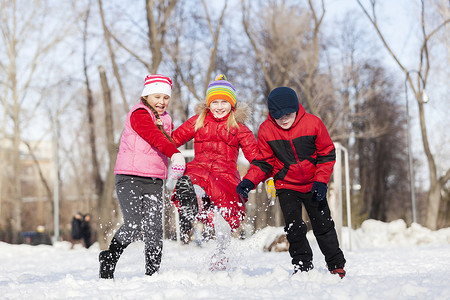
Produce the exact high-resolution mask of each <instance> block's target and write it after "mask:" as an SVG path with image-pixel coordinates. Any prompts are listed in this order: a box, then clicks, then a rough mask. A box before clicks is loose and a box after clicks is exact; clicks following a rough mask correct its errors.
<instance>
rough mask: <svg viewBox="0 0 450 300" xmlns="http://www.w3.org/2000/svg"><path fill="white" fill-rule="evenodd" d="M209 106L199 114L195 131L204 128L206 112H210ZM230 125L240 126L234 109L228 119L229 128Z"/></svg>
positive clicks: (228, 127)
mask: <svg viewBox="0 0 450 300" xmlns="http://www.w3.org/2000/svg"><path fill="white" fill-rule="evenodd" d="M208 110H209V108H205V109H204V110H203V111H202V112H201V113H200V114H199V116H198V118H197V121H196V122H195V127H194V129H195V131H197V130H198V129H200V128H202V127H203V126H204V125H205V118H206V114H207V113H208ZM230 127H234V128H239V125H238V123H237V122H236V118H235V116H234V109H232V110H231V111H230V114H229V115H228V119H227V129H228V130H230Z"/></svg>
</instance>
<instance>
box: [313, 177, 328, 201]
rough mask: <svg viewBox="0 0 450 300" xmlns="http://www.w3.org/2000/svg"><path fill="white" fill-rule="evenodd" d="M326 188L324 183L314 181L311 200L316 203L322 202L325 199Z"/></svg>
mask: <svg viewBox="0 0 450 300" xmlns="http://www.w3.org/2000/svg"><path fill="white" fill-rule="evenodd" d="M327 190H328V187H327V185H326V184H325V183H323V182H319V181H314V183H313V186H312V188H311V193H313V199H314V198H315V199H317V201H322V200H323V199H325V197H326V195H327Z"/></svg>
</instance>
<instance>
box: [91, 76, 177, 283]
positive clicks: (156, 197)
mask: <svg viewBox="0 0 450 300" xmlns="http://www.w3.org/2000/svg"><path fill="white" fill-rule="evenodd" d="M171 91H172V80H171V79H170V78H169V77H167V76H163V75H148V76H147V77H146V78H145V85H144V90H143V91H142V95H141V99H140V100H139V102H138V103H137V104H136V105H134V106H133V108H132V109H131V110H130V112H129V113H128V114H127V118H126V120H125V126H124V130H123V133H122V137H121V139H120V146H119V152H118V154H117V160H116V165H115V168H114V174H115V175H116V193H117V199H118V200H119V206H120V209H121V211H122V214H123V220H124V223H123V225H122V226H121V227H120V228H119V230H118V231H117V232H116V233H115V235H114V237H113V239H112V240H111V243H110V245H109V248H108V250H104V251H101V252H100V256H99V260H100V278H105V279H112V278H113V277H114V270H115V268H116V264H117V261H118V260H119V257H120V255H121V254H122V252H123V251H124V249H125V248H126V247H127V246H128V245H129V244H130V243H131V242H134V241H136V240H139V239H142V240H143V241H144V244H145V249H144V254H145V274H146V275H152V274H154V273H155V272H157V271H158V270H159V266H160V264H161V256H162V248H163V226H162V212H163V193H162V185H163V179H166V178H167V176H168V175H169V177H171V178H172V179H175V180H176V179H178V178H180V177H181V176H182V175H183V173H184V169H185V161H184V157H183V155H182V154H181V153H180V151H178V149H177V147H176V146H175V144H174V143H173V141H172V139H171V137H170V134H171V133H172V129H173V123H172V118H171V117H170V115H169V114H168V113H167V112H166V110H167V107H168V105H169V102H170V96H171ZM169 157H170V159H171V161H172V166H171V169H170V171H169V172H168V165H169V162H168V158H169ZM168 173H169V174H168Z"/></svg>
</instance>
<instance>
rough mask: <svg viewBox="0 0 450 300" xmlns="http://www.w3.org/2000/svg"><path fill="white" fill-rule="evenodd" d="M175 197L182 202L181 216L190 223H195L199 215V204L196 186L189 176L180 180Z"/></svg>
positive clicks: (176, 186)
mask: <svg viewBox="0 0 450 300" xmlns="http://www.w3.org/2000/svg"><path fill="white" fill-rule="evenodd" d="M175 195H176V197H177V198H178V200H179V201H180V211H181V214H182V215H183V217H184V218H186V219H187V220H188V221H189V222H193V221H194V220H195V216H196V215H197V213H198V203H197V196H196V195H195V190H194V185H193V184H192V181H191V179H190V178H189V176H187V175H183V176H181V177H180V179H178V181H177V184H176V185H175Z"/></svg>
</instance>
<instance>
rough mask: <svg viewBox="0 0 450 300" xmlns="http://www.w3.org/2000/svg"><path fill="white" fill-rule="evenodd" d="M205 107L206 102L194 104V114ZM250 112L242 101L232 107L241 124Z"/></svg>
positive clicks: (206, 107)
mask: <svg viewBox="0 0 450 300" xmlns="http://www.w3.org/2000/svg"><path fill="white" fill-rule="evenodd" d="M205 109H209V108H208V106H207V105H206V103H204V102H199V103H197V104H196V105H195V108H194V112H195V114H196V115H199V114H201V113H202V111H204V110H205ZM303 111H304V110H303ZM251 112H252V110H251V108H250V106H248V105H247V104H245V103H242V102H239V103H237V104H236V108H235V109H234V117H235V118H236V122H238V123H241V124H243V123H245V122H246V121H248V120H249V119H250V115H251Z"/></svg>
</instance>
